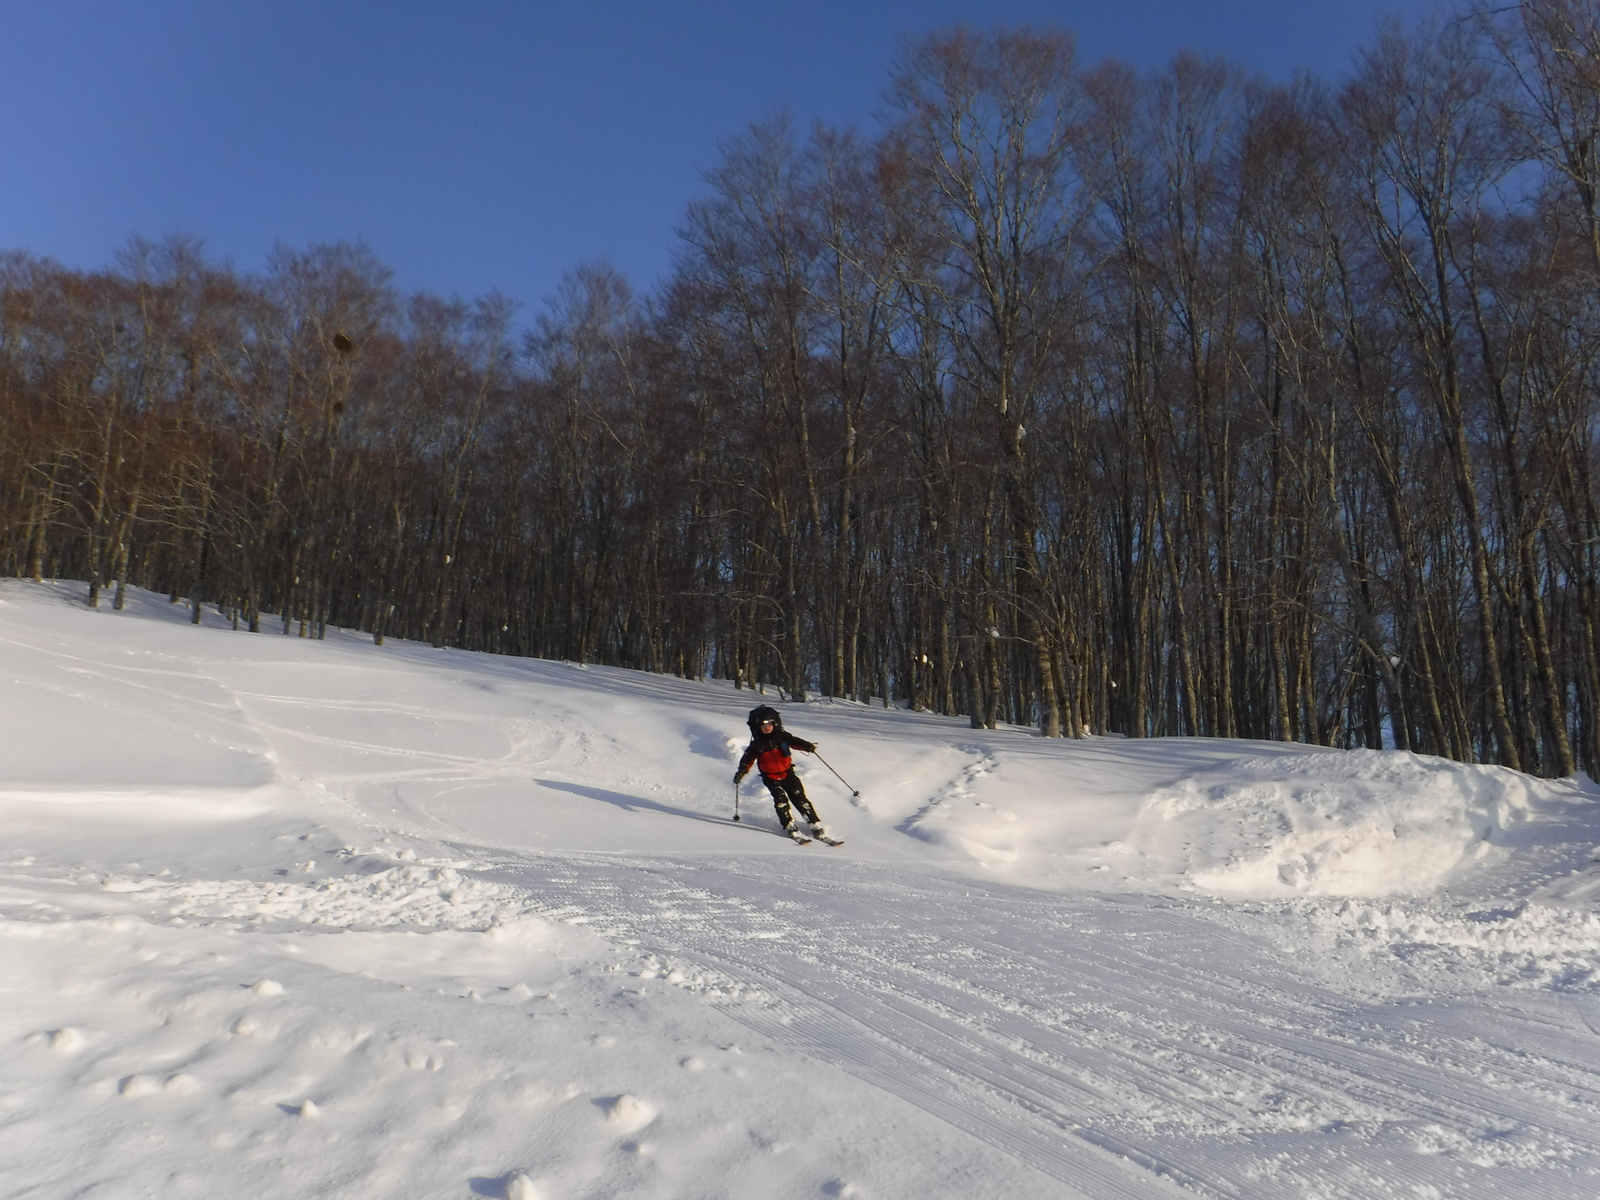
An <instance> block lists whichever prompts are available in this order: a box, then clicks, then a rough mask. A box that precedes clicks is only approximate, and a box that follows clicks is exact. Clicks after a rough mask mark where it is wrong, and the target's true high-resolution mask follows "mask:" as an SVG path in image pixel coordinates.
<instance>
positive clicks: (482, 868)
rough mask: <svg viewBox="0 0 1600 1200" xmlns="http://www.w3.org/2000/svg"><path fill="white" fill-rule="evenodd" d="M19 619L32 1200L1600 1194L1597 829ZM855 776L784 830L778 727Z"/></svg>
mask: <svg viewBox="0 0 1600 1200" xmlns="http://www.w3.org/2000/svg"><path fill="white" fill-rule="evenodd" d="M83 594H84V589H83V587H82V585H78V584H65V583H60V584H31V583H23V582H14V581H8V582H5V583H4V584H3V585H0V654H3V658H0V663H3V666H0V719H3V721H4V728H5V730H6V737H5V739H4V742H3V745H0V961H3V962H4V964H5V969H4V970H3V971H0V994H3V1003H0V1042H3V1043H4V1044H5V1045H6V1047H7V1051H6V1053H5V1054H4V1055H3V1056H0V1197H24V1196H26V1197H51V1198H56V1197H62V1198H67V1197H72V1198H76V1197H99V1198H104V1200H111V1198H118V1200H120V1198H122V1197H136V1196H158V1197H162V1198H168V1197H170V1198H173V1200H178V1198H183V1197H191V1196H192V1197H201V1196H205V1197H215V1196H218V1195H234V1194H240V1195H249V1196H251V1197H253V1198H255V1200H306V1198H310V1197H384V1198H385V1200H388V1198H410V1197H417V1198H419V1200H420V1198H423V1197H427V1198H429V1200H435V1198H443V1197H460V1198H462V1200H471V1198H472V1197H505V1198H508V1200H530V1198H534V1200H567V1198H578V1197H583V1198H586V1200H587V1198H598V1197H619V1198H620V1197H630V1198H632V1197H662V1198H669V1197H671V1198H678V1197H697V1198H698V1197H727V1198H729V1200H744V1198H751V1197H760V1198H762V1200H786V1198H790V1197H794V1198H800V1197H829V1196H833V1197H839V1196H851V1197H860V1198H863V1200H868V1198H870V1200H913V1198H915V1200H927V1198H929V1197H951V1198H955V1197H960V1198H962V1200H968V1198H974V1197H995V1198H997V1200H998V1198H1002V1197H1004V1198H1008V1200H1009V1198H1016V1197H1029V1198H1034V1197H1039V1198H1044V1197H1093V1198H1094V1200H1118V1198H1122V1197H1129V1198H1133V1197H1157V1196H1169V1197H1170V1196H1181V1195H1186V1194H1192V1195H1199V1196H1208V1197H1215V1196H1223V1197H1285V1198H1288V1197H1294V1198H1296V1200H1298V1198H1301V1197H1350V1198H1356V1197H1362V1198H1366V1197H1377V1196H1404V1197H1420V1198H1425V1200H1427V1198H1432V1200H1443V1198H1445V1197H1449V1198H1451V1200H1455V1198H1458V1197H1483V1198H1486V1200H1487V1198H1490V1197H1495V1198H1499V1197H1505V1196H1512V1195H1529V1196H1539V1197H1541V1198H1545V1197H1574V1198H1576V1197H1589V1196H1592V1195H1594V1194H1595V1193H1596V1191H1597V1190H1600V914H1597V907H1596V905H1597V900H1600V866H1597V865H1596V863H1595V861H1594V856H1595V853H1596V851H1597V850H1600V804H1597V803H1596V800H1597V793H1596V791H1595V789H1594V788H1593V786H1592V785H1591V784H1589V783H1588V781H1587V780H1582V779H1579V780H1566V781H1554V782H1547V781H1540V780H1535V779H1531V778H1529V777H1526V776H1522V775H1519V774H1517V773H1515V772H1511V771H1507V770H1503V769H1500V768H1493V767H1470V766H1463V765H1460V764H1455V763H1449V762H1445V761H1443V760H1439V759H1432V758H1427V757H1423V756H1417V755H1411V754H1403V753H1379V752H1372V751H1356V752H1336V751H1328V750H1324V749H1319V748H1314V747H1305V746H1291V745H1279V744H1267V743H1249V742H1230V741H1203V740H1191V739H1165V740H1151V741H1131V740H1123V739H1114V738H1094V739H1087V740H1084V741H1062V742H1055V741H1046V740H1044V739H1041V738H1039V737H1037V736H1035V735H1034V734H1032V733H1030V732H1029V731H1027V730H1020V729H1003V730H1000V731H997V732H985V731H980V730H972V729H969V728H967V726H966V722H965V721H962V720H956V719H949V718H942V717H935V716H931V715H928V714H913V713H906V712H902V711H886V710H884V709H882V708H878V707H869V706H864V705H857V704H845V703H830V702H813V703H810V704H805V705H798V704H796V705H790V704H781V703H778V701H777V697H775V696H773V695H770V694H769V695H767V696H765V697H761V696H758V695H755V694H753V693H751V692H749V691H740V690H735V689H734V688H732V687H731V686H730V685H727V684H725V683H697V682H692V681H685V680H678V679H671V678H661V677H656V676H650V675H641V674H637V673H633V672H627V671H621V670H611V669H605V668H599V667H585V666H580V665H576V664H571V663H555V662H540V661H531V660H524V659H511V658H495V657H489V656H483V655H474V654H467V653H462V652H456V651H441V650H434V649H431V648H429V647H426V646H420V645H416V644H408V643H390V644H389V645H387V646H383V647H375V646H373V645H371V643H370V640H369V639H368V638H366V637H364V636H360V635H356V634H345V633H334V632H330V633H329V635H328V637H327V639H326V640H323V641H316V640H309V639H302V638H296V637H284V636H282V635H280V634H275V633H267V634H258V635H251V634H248V633H245V632H240V631H235V630H233V629H232V628H231V627H230V626H229V625H228V623H227V622H225V621H224V620H223V619H222V618H221V617H220V616H218V615H217V614H215V613H212V612H209V611H208V612H207V614H206V616H205V620H204V622H203V624H202V625H201V626H200V627H198V628H197V627H194V626H192V625H191V624H190V623H189V620H188V617H189V610H188V609H187V608H186V607H182V606H175V605H169V604H168V603H167V602H166V600H165V598H163V597H159V596H152V595H149V594H145V593H134V594H133V595H132V598H131V601H130V604H129V607H128V608H127V609H126V610H125V611H122V612H114V611H112V610H110V608H109V607H106V608H103V609H101V610H98V611H90V610H87V609H85V608H84V607H83V604H82V597H83ZM763 701H765V702H770V703H777V704H778V707H779V708H781V709H782V710H783V711H784V713H785V716H786V720H787V723H788V725H789V726H790V727H791V728H793V729H794V730H795V731H796V732H799V733H801V734H802V735H804V736H807V737H810V738H813V739H815V740H817V741H818V742H819V743H820V747H819V748H820V750H821V753H822V755H823V756H825V757H826V759H827V762H828V763H829V764H831V766H832V768H833V769H834V770H836V771H837V772H838V773H839V774H840V775H842V776H843V777H844V778H845V779H848V780H849V781H850V787H851V788H855V789H859V791H860V793H861V797H860V798H859V799H857V800H852V798H851V796H850V789H849V788H846V787H845V786H844V785H843V784H841V783H840V781H839V779H838V778H836V777H835V775H834V774H833V773H832V772H830V771H829V770H828V769H827V768H826V767H824V765H823V764H822V763H821V762H819V761H818V760H817V759H808V758H806V757H805V756H801V771H802V774H803V775H804V777H805V780H806V784H807V788H808V790H809V791H810V793H811V795H812V796H813V798H814V799H815V801H816V803H817V805H818V807H819V808H820V809H821V811H822V815H823V816H824V818H825V819H826V820H827V822H828V824H829V826H830V827H831V828H832V829H833V830H834V831H835V832H836V833H838V834H840V835H841V836H843V837H844V838H846V845H845V846H843V847H841V848H838V849H829V848H826V847H823V846H821V845H818V844H813V845H811V846H808V847H804V848H802V847H797V846H795V845H793V844H791V843H789V842H788V841H787V840H786V839H783V838H781V837H779V836H777V827H776V823H775V820H774V817H773V813H772V808H771V805H770V803H769V802H768V801H767V800H766V799H765V796H764V793H763V792H762V791H761V789H759V788H758V787H756V786H754V785H753V784H751V783H750V782H749V781H747V783H746V786H745V790H744V795H743V797H742V800H741V804H742V809H743V813H744V817H745V819H744V821H743V822H741V823H739V824H735V823H733V822H732V821H731V820H730V819H729V818H730V817H731V815H732V811H733V803H734V791H733V785H732V783H731V782H730V777H731V774H732V769H733V765H734V762H735V761H736V759H737V756H738V752H739V750H740V749H741V747H742V746H743V744H744V741H745V740H746V732H745V729H744V722H743V718H744V714H745V712H746V711H747V710H748V709H749V708H751V707H752V706H753V705H754V704H756V703H759V702H763Z"/></svg>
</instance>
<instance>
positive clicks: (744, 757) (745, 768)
mask: <svg viewBox="0 0 1600 1200" xmlns="http://www.w3.org/2000/svg"><path fill="white" fill-rule="evenodd" d="M755 760H756V744H755V743H754V742H751V743H750V744H749V745H748V746H746V747H745V748H744V753H743V754H741V755H740V756H739V771H738V773H739V774H740V775H744V774H746V773H748V772H749V770H750V764H751V763H753V762H755Z"/></svg>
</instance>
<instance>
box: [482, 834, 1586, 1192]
mask: <svg viewBox="0 0 1600 1200" xmlns="http://www.w3.org/2000/svg"><path fill="white" fill-rule="evenodd" d="M807 853H809V852H807ZM762 866H763V868H764V869H763V870H762V872H761V874H760V875H759V876H752V875H750V874H749V873H748V872H747V871H745V870H742V869H741V868H739V867H737V866H731V865H728V864H725V863H720V862H707V861H688V862H684V861H675V860H672V859H654V860H645V861H640V860H638V859H636V858H632V859H628V860H621V859H617V858H615V857H613V856H606V855H595V856H540V857H538V858H535V859H527V860H518V859H506V860H502V861H501V862H500V863H499V865H498V866H497V868H496V869H495V870H493V871H492V872H489V873H488V875H487V877H488V878H492V879H495V880H498V881H500V882H502V883H506V884H510V885H513V886H515V887H517V888H520V889H525V894H526V895H527V897H528V898H529V900H530V902H531V903H532V906H533V911H536V912H541V913H543V914H544V915H546V916H549V917H553V918H555V919H560V920H567V921H577V922H580V923H583V924H586V925H588V926H589V927H590V928H592V929H595V930H597V931H598V932H601V933H603V934H604V935H606V936H608V937H612V938H617V939H621V940H624V941H637V942H638V943H639V944H640V945H641V947H642V948H644V949H646V950H648V951H649V952H651V953H653V954H655V955H656V956H658V957H659V958H660V959H661V960H663V965H662V966H661V967H660V972H661V974H663V975H665V976H667V977H668V978H669V979H672V980H673V981H674V982H679V983H680V985H681V986H684V987H688V988H691V989H693V990H697V991H701V992H703V993H704V994H705V995H706V997H707V998H708V999H709V1000H710V1001H711V1002H712V1003H716V1004H719V1005H722V1006H724V1007H725V1008H726V1009H727V1011H728V1012H729V1013H730V1014H731V1015H733V1016H734V1017H735V1018H736V1019H737V1020H739V1021H741V1022H742V1023H744V1024H746V1025H747V1026H749V1027H750V1028H752V1029H754V1030H756V1031H758V1032H760V1033H762V1034H764V1035H766V1036H769V1037H771V1038H773V1039H775V1040H777V1041H779V1042H784V1043H787V1044H789V1045H792V1046H794V1047H797V1048H800V1049H802V1050H804V1051H806V1052H808V1053H810V1054H813V1055H815V1056H816V1057H818V1058H819V1059H823V1060H825V1061H828V1062H833V1063H837V1064H839V1065H841V1066H842V1067H844V1069H846V1070H847V1071H849V1072H850V1073H852V1074H854V1075H856V1076H857V1077H859V1078H861V1079H863V1080H866V1081H868V1082H870V1083H872V1084H874V1085H875V1086H878V1087H881V1088H883V1089H885V1090H887V1091H889V1092H891V1093H893V1094H895V1095H898V1096H900V1097H901V1098H903V1099H905V1100H907V1101H909V1102H911V1103H913V1104H915V1105H917V1106H918V1107H920V1108H922V1109H924V1110H925V1111H927V1112H930V1113H932V1114H935V1115H937V1116H939V1117H941V1118H942V1119H944V1120H945V1121H948V1122H949V1123H950V1124H951V1125H953V1126H955V1127H957V1128H959V1129H962V1130H964V1131H965V1132H967V1133H970V1134H972V1135H974V1136H976V1137H978V1138H981V1139H983V1140H984V1141H987V1142H989V1143H990V1144H992V1145H994V1146H996V1147H998V1148H1000V1149H1002V1150H1004V1151H1006V1152H1007V1153H1010V1154H1013V1155H1015V1156H1017V1157H1018V1158H1019V1159H1021V1160H1023V1161H1025V1162H1028V1163H1030V1164H1031V1165H1033V1166H1035V1167H1036V1168H1037V1169H1039V1170H1040V1171H1042V1172H1043V1173H1045V1174H1047V1175H1049V1176H1051V1177H1052V1178H1054V1179H1055V1180H1057V1181H1058V1182H1059V1183H1061V1184H1062V1186H1063V1187H1064V1188H1065V1189H1066V1190H1065V1192H1064V1194H1066V1195H1088V1196H1094V1197H1097V1198H1098V1200H1114V1198H1117V1197H1130V1198H1131V1197H1145V1196H1160V1195H1171V1194H1178V1193H1179V1192H1181V1191H1185V1190H1186V1191H1188V1192H1190V1193H1191V1194H1195V1193H1198V1194H1201V1195H1207V1196H1219V1197H1233V1196H1239V1197H1243V1196H1252V1197H1268V1196H1273V1197H1275V1196H1284V1197H1303V1196H1356V1195H1362V1194H1373V1192H1372V1191H1371V1190H1369V1189H1374V1188H1381V1189H1384V1191H1385V1193H1386V1194H1387V1193H1390V1192H1392V1194H1395V1195H1408V1194H1410V1195H1417V1196H1433V1195H1439V1196H1443V1195H1448V1196H1452V1197H1467V1196H1484V1197H1491V1196H1504V1195H1506V1194H1508V1191H1509V1190H1513V1189H1512V1185H1511V1180H1509V1179H1507V1178H1506V1177H1505V1176H1506V1174H1507V1172H1508V1171H1509V1172H1511V1173H1513V1174H1515V1175H1516V1176H1517V1177H1518V1178H1519V1179H1520V1180H1521V1181H1522V1183H1523V1184H1525V1185H1526V1186H1527V1187H1529V1188H1532V1189H1535V1190H1536V1191H1537V1193H1538V1194H1539V1195H1540V1196H1542V1197H1564V1196H1572V1197H1580V1196H1589V1195H1592V1194H1593V1191H1594V1188H1595V1186H1596V1175H1597V1174H1600V1153H1597V1145H1596V1142H1597V1132H1600V1069H1597V1067H1596V1065H1595V1064H1582V1063H1572V1062H1565V1061H1562V1060H1560V1059H1559V1058H1554V1057H1546V1056H1544V1055H1541V1054H1540V1053H1538V1052H1537V1051H1535V1050H1533V1049H1530V1048H1529V1047H1530V1044H1537V1042H1538V1040H1539V1039H1538V1034H1539V1030H1540V1027H1541V1025H1543V1024H1544V1023H1546V1022H1549V1021H1558V1020H1560V1019H1561V1018H1560V1016H1559V1014H1555V1013H1540V1012H1534V1013H1532V1014H1530V1013H1529V1012H1527V1011H1526V1007H1525V1005H1524V1004H1522V1003H1521V1002H1520V1001H1519V1002H1518V1003H1517V1004H1515V1005H1509V1004H1500V1003H1497V1002H1496V1001H1495V1000H1494V999H1493V998H1483V997H1478V998H1475V999H1474V1001H1473V1002H1472V1003H1471V1005H1469V1006H1467V1007H1466V1008H1465V1011H1462V1010H1461V1009H1460V1008H1458V1007H1457V1006H1454V1005H1451V1004H1441V1003H1439V1002H1431V1003H1424V1004H1420V1005H1416V1006H1415V1007H1414V1008H1413V1007H1411V1006H1407V1005H1405V1004H1404V1003H1401V1004H1400V1005H1398V1006H1397V1005H1395V1004H1393V1003H1392V1002H1384V1001H1382V1000H1378V999H1363V998H1362V997H1361V996H1359V995H1358V994H1352V993H1351V991H1348V990H1346V991H1341V990H1338V989H1336V988H1333V987H1330V986H1325V985H1318V984H1316V983H1313V982H1309V981H1308V980H1307V978H1306V973H1305V971H1304V969H1303V964H1297V963H1296V962H1294V961H1291V960H1289V959H1287V958H1286V957H1285V955H1284V954H1283V952H1282V951H1281V950H1279V949H1277V948H1275V947H1273V946H1272V945H1271V944H1270V943H1268V942H1267V941H1265V940H1263V939H1259V938H1256V937H1253V936H1251V935H1249V934H1248V933H1242V932H1240V931H1238V930H1237V929H1229V927H1228V926H1229V924H1230V922H1229V921H1228V920H1227V919H1226V913H1225V912H1217V911H1214V910H1213V906H1211V905H1210V904H1201V903H1191V902H1185V901H1181V900H1169V899H1159V898H1149V897H1126V898H1120V899H1110V898H1105V897H1094V896H1070V895H1069V896H1061V895H1052V894H1048V893H1037V892H1031V891H1028V890H1025V889H1011V888H1006V887H1004V886H996V885H993V884H985V883H983V882H981V881H979V882H972V881H969V880H967V879H965V878H954V877H952V876H939V875H935V876H932V877H928V878H923V879H918V878H917V877H916V875H915V872H912V871H908V870H904V869H902V870H901V871H898V872H895V873H892V874H889V875H888V876H887V877H886V874H885V872H884V871H883V870H882V869H881V867H880V866H877V865H865V864H857V863H852V862H849V861H848V860H839V861H833V862H826V863H820V864H819V863H816V862H811V861H806V862H805V863H804V864H793V865H791V864H789V863H786V862H784V861H783V860H782V859H781V858H780V857H777V856H774V858H773V859H772V860H771V861H770V862H768V863H764V864H762ZM756 893H764V894H765V896H766V897H767V898H768V899H767V900H765V901H763V902H762V903H755V902H752V901H750V900H749V899H747V898H746V897H747V896H749V895H751V894H756ZM958 898H962V899H970V900H971V903H969V904H962V903H961V902H960V899H958ZM1219 938H1225V939H1228V940H1229V941H1231V942H1232V943H1233V944H1232V945H1231V946H1230V948H1229V954H1228V956H1227V959H1226V963H1227V969H1226V970H1219V969H1218V968H1217V966H1216V965H1215V959H1216V954H1215V950H1216V946H1217V940H1218V939H1219ZM668 964H670V965H668ZM1591 1011H1592V1010H1591ZM1569 1019H1570V1018H1569ZM1396 1026H1399V1028H1400V1029H1401V1030H1402V1031H1403V1032H1402V1034H1401V1035H1400V1036H1399V1037H1397V1036H1396V1032H1395V1029H1396ZM1485 1113H1492V1114H1495V1119H1494V1120H1493V1121H1492V1122H1488V1123H1486V1122H1485V1120H1484V1114H1485ZM1242 1144H1249V1145H1250V1146H1252V1147H1253V1148H1254V1152H1252V1153H1247V1154H1243V1155H1241V1154H1240V1153H1238V1150H1239V1149H1240V1148H1241V1145H1242ZM1357 1145H1358V1146H1360V1148H1361V1154H1360V1156H1359V1160H1358V1162H1357V1163H1355V1164H1353V1165H1354V1169H1353V1170H1352V1164H1351V1163H1350V1162H1349V1161H1348V1160H1349V1158H1350V1157H1351V1156H1350V1154H1349V1151H1350V1150H1351V1149H1352V1148H1354V1146H1357ZM1386 1148H1392V1150H1393V1151H1394V1153H1386V1152H1385V1151H1386ZM1419 1152H1420V1153H1421V1154H1422V1155H1423V1156H1424V1157H1420V1158H1419ZM1441 1177H1444V1178H1447V1179H1448V1187H1446V1188H1445V1190H1443V1191H1438V1190H1437V1188H1438V1187H1439V1186H1440V1185H1441Z"/></svg>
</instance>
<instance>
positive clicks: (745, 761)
mask: <svg viewBox="0 0 1600 1200" xmlns="http://www.w3.org/2000/svg"><path fill="white" fill-rule="evenodd" d="M750 734H751V737H750V744H749V745H748V746H746V747H745V748H744V754H743V755H742V756H741V757H740V759H739V769H738V770H737V771H735V772H734V773H733V782H734V786H738V785H739V784H740V783H741V782H743V780H744V777H745V776H746V775H747V774H749V772H750V766H751V764H752V763H754V764H755V766H756V769H757V770H759V771H760V772H761V782H762V783H764V784H766V785H767V790H768V791H769V792H771V793H772V803H773V806H774V807H775V808H777V810H778V820H779V822H780V823H781V824H782V825H783V831H784V832H785V833H787V834H788V835H789V836H790V837H792V838H794V839H795V840H796V841H797V842H805V841H808V840H809V839H808V838H806V837H805V836H804V835H803V834H802V833H801V832H800V830H799V829H798V828H796V826H795V823H794V817H793V815H792V814H791V813H790V812H789V805H790V803H791V802H793V804H794V806H795V807H796V808H798V809H799V810H800V815H801V816H803V817H804V818H805V819H806V820H807V821H808V822H809V823H810V825H811V832H812V833H813V834H815V835H816V836H817V837H818V838H820V839H822V840H823V841H829V842H831V841H832V840H833V839H832V838H831V837H829V835H828V831H827V830H826V829H825V828H823V825H822V818H821V817H819V816H817V810H816V809H815V808H813V807H812V806H811V801H810V800H809V799H807V798H806V789H805V786H804V785H803V784H802V783H801V782H800V776H798V775H796V774H795V773H794V760H793V759H792V758H791V757H790V756H789V751H790V749H791V748H793V749H795V750H803V751H805V752H806V753H807V754H812V753H814V752H815V751H816V749H817V746H816V743H815V742H808V741H806V740H805V738H801V737H796V736H795V735H794V734H792V733H789V732H788V731H787V730H785V729H784V727H783V718H782V717H780V716H779V715H778V710H777V709H775V708H772V707H770V706H768V705H765V704H763V705H762V706H761V707H760V708H755V709H752V710H751V711H750Z"/></svg>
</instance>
